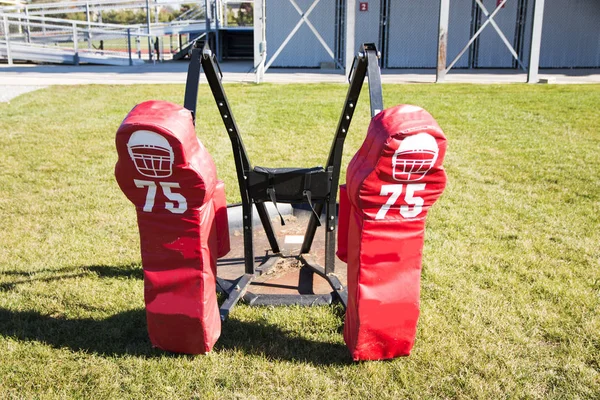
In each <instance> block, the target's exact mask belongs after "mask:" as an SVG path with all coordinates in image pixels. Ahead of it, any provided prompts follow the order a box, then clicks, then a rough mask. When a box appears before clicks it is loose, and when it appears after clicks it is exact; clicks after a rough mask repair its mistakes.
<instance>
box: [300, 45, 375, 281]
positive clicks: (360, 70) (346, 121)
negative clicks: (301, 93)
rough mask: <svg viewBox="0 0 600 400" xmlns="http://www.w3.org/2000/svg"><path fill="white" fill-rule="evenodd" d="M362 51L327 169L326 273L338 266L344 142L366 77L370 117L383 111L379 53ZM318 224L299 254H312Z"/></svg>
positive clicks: (320, 208)
mask: <svg viewBox="0 0 600 400" xmlns="http://www.w3.org/2000/svg"><path fill="white" fill-rule="evenodd" d="M361 50H362V51H361V52H360V53H359V54H358V56H357V57H356V58H355V59H354V63H353V69H352V71H350V72H349V74H348V77H349V80H350V87H349V88H348V94H347V95H346V100H345V102H344V108H343V109H342V115H341V116H340V120H339V122H338V126H337V129H336V133H335V137H334V139H333V143H332V144H331V149H330V151H329V158H328V160H327V168H328V169H330V170H331V172H332V176H331V193H330V197H329V200H328V201H327V210H326V219H327V220H326V227H325V229H326V234H325V249H326V250H325V270H326V271H327V273H332V272H333V271H334V265H335V229H336V226H337V215H336V208H335V204H336V200H337V191H338V186H339V179H340V172H341V164H342V153H343V151H344V141H345V140H346V135H347V134H348V129H349V128H350V122H352V116H353V115H354V110H355V109H356V103H357V102H358V98H359V97H360V92H361V90H362V86H363V83H364V81H365V77H366V76H367V74H368V75H369V95H370V102H371V117H374V116H375V115H376V114H377V113H378V112H379V111H381V110H382V109H383V96H382V89H381V73H380V70H379V63H378V54H377V49H376V47H375V45H374V44H372V43H366V44H363V46H362V49H361ZM315 211H316V213H317V215H321V213H322V212H323V204H317V206H316V207H315ZM317 222H318V220H317V218H316V217H315V216H313V217H311V219H310V221H309V223H308V227H307V229H306V234H305V235H304V242H303V243H302V249H301V250H300V252H301V253H308V252H310V248H311V245H312V242H313V240H314V237H315V232H316V230H317V227H318V223H317Z"/></svg>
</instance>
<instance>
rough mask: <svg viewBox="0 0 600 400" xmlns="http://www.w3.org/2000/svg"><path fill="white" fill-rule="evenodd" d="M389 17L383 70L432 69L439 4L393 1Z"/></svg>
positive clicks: (435, 0) (430, 0)
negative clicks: (386, 60)
mask: <svg viewBox="0 0 600 400" xmlns="http://www.w3.org/2000/svg"><path fill="white" fill-rule="evenodd" d="M450 8H452V3H451V5H450ZM389 13H390V14H389V35H388V63H387V64H388V65H387V67H389V68H435V67H436V63H437V38H438V20H439V13H440V9H439V0H426V1H405V0H393V1H391V2H390V11H389ZM448 30H449V31H451V30H452V25H450V27H449V28H448ZM448 36H449V37H450V33H449V35H448Z"/></svg>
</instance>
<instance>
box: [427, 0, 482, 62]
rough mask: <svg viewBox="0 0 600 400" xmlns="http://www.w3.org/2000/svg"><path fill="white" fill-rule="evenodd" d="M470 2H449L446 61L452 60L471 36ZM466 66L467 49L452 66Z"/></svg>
mask: <svg viewBox="0 0 600 400" xmlns="http://www.w3.org/2000/svg"><path fill="white" fill-rule="evenodd" d="M436 2H438V1H436ZM472 3H473V0H452V1H451V2H450V20H449V21H448V62H450V61H452V60H454V58H455V57H456V56H457V55H458V53H459V52H460V51H461V50H462V49H463V47H465V45H466V44H467V43H468V42H469V39H470V38H471V10H472V8H473V4H472ZM436 44H437V43H436ZM436 57H437V53H436ZM468 66H469V52H468V51H467V52H466V53H465V54H463V56H462V57H461V58H460V59H459V60H458V62H457V63H456V65H455V66H454V68H467V67H468Z"/></svg>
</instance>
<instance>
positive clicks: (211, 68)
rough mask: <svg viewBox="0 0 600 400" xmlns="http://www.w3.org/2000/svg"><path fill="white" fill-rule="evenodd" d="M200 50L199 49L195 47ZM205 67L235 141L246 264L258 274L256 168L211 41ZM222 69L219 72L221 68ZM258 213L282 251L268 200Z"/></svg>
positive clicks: (275, 248)
mask: <svg viewBox="0 0 600 400" xmlns="http://www.w3.org/2000/svg"><path fill="white" fill-rule="evenodd" d="M194 50H197V49H194ZM201 64H202V69H203V70H204V74H205V75H206V80H207V81H208V84H209V86H210V89H211V91H212V94H213V97H214V99H215V102H216V103H217V107H218V109H219V113H220V114H221V119H222V120H223V123H224V124H225V129H227V134H228V135H229V139H230V141H231V146H232V148H233V156H234V160H235V169H236V172H237V178H238V184H239V189H240V195H241V197H242V215H243V218H244V221H243V227H244V265H245V271H246V273H247V274H254V244H253V238H252V230H253V222H252V204H253V201H252V198H251V197H250V194H249V193H248V187H247V185H246V181H247V179H248V174H249V172H250V171H251V170H252V165H251V164H250V159H249V158H248V153H247V152H246V148H245V147H244V143H243V142H242V138H241V136H240V133H239V129H238V126H237V124H236V122H235V118H234V117H233V113H232V112H231V107H230V106H229V101H228V100H227V96H226V95H225V90H224V89H223V85H222V84H221V73H220V69H219V66H218V64H217V62H216V60H215V56H214V54H213V53H212V51H211V50H210V48H209V47H208V44H205V45H204V48H203V50H202V57H201ZM217 71H218V72H217ZM255 206H256V209H257V211H258V215H259V216H260V219H261V222H262V223H263V227H264V229H265V232H266V233H267V236H268V238H269V244H270V245H271V249H272V250H273V252H274V253H279V252H280V250H279V244H278V242H277V238H276V237H275V232H274V230H273V225H272V224H271V220H270V219H269V218H268V213H267V211H266V207H265V205H264V203H255Z"/></svg>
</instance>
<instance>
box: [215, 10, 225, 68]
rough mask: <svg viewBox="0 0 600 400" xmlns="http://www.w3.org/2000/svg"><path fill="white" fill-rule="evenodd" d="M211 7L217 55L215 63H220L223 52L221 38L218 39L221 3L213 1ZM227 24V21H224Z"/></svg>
mask: <svg viewBox="0 0 600 400" xmlns="http://www.w3.org/2000/svg"><path fill="white" fill-rule="evenodd" d="M213 7H214V8H215V11H214V13H213V15H214V19H215V49H216V53H217V61H219V62H221V61H223V56H222V54H223V52H222V51H221V50H222V49H221V38H220V36H221V35H220V31H219V28H220V23H219V21H220V19H219V14H220V13H221V11H222V8H221V7H222V5H221V1H220V0H215V2H214V3H213ZM225 22H227V20H226V21H225Z"/></svg>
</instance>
